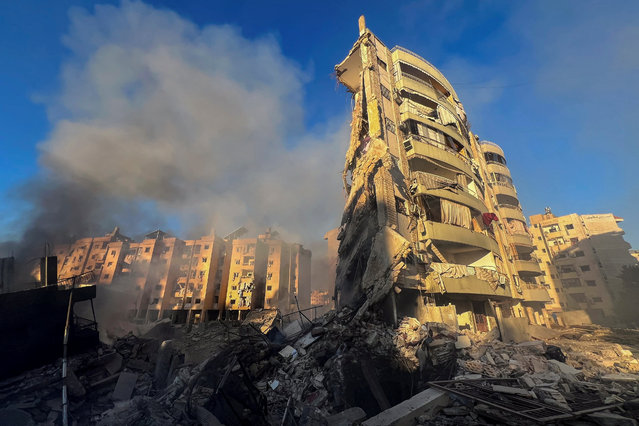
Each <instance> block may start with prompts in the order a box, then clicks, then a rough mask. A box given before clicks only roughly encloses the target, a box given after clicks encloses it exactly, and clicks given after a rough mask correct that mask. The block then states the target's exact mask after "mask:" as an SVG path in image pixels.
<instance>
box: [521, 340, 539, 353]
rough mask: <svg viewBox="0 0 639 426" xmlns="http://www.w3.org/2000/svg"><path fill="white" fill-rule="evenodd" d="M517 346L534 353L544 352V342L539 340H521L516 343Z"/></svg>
mask: <svg viewBox="0 0 639 426" xmlns="http://www.w3.org/2000/svg"><path fill="white" fill-rule="evenodd" d="M517 347H518V348H520V349H523V350H524V351H526V352H528V353H531V354H534V355H543V354H545V353H546V344H545V343H544V342H542V341H541V340H533V341H531V342H521V343H518V344H517Z"/></svg>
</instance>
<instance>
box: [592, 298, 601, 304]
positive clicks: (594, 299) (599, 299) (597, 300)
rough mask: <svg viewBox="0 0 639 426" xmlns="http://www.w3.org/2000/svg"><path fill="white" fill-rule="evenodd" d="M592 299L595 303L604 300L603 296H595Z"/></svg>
mask: <svg viewBox="0 0 639 426" xmlns="http://www.w3.org/2000/svg"><path fill="white" fill-rule="evenodd" d="M592 301H593V302H594V303H601V302H602V299H601V297H593V298H592Z"/></svg>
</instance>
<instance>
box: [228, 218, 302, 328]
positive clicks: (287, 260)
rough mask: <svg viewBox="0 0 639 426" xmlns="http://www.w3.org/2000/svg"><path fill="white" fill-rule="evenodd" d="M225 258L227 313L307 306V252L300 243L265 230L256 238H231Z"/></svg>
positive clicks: (287, 310) (288, 310)
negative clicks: (286, 240) (226, 269)
mask: <svg viewBox="0 0 639 426" xmlns="http://www.w3.org/2000/svg"><path fill="white" fill-rule="evenodd" d="M229 259H230V267H229V277H228V288H227V294H226V307H225V309H226V310H227V312H228V314H229V315H231V316H234V315H241V311H248V310H250V309H256V308H265V309H273V308H279V309H280V310H282V311H283V312H285V313H287V312H290V311H293V310H297V306H298V305H299V308H300V309H305V308H307V307H310V299H311V252H310V250H306V249H304V247H303V246H302V245H300V244H289V243H286V242H284V241H282V240H280V239H278V238H277V234H276V233H273V232H271V231H270V230H269V231H267V232H266V233H264V234H262V235H259V236H258V237H257V238H246V239H236V240H234V241H233V244H232V247H231V253H230V256H229Z"/></svg>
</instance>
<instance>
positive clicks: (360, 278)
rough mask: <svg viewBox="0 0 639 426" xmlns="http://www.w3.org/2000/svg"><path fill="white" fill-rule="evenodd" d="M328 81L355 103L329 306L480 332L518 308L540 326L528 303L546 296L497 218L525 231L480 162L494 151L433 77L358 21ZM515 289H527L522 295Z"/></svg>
mask: <svg viewBox="0 0 639 426" xmlns="http://www.w3.org/2000/svg"><path fill="white" fill-rule="evenodd" d="M335 70H336V74H337V78H338V80H339V82H340V83H342V84H343V85H344V86H345V87H346V89H347V90H348V91H349V92H350V93H351V94H352V96H353V101H354V109H353V119H352V122H351V138H350V145H349V148H348V150H347V153H346V161H345V167H344V173H343V181H344V188H345V190H346V193H347V200H346V205H345V208H344V213H343V216H342V223H341V226H340V230H339V233H338V236H337V239H338V240H339V242H340V244H339V249H338V252H339V260H338V264H337V271H336V290H335V298H336V304H337V306H338V307H341V306H346V305H350V306H353V307H359V308H358V309H359V312H364V310H365V309H367V307H368V306H370V305H372V304H379V305H380V306H382V307H383V311H384V313H385V315H387V317H388V318H389V319H390V320H392V321H397V319H398V318H400V317H401V316H412V317H416V318H418V319H419V320H420V321H422V322H424V321H429V320H430V321H433V320H438V321H444V322H448V323H454V324H455V325H456V326H458V327H460V328H468V329H473V330H476V331H488V330H490V329H491V328H493V327H495V326H496V323H497V321H505V320H507V319H508V318H510V317H522V318H526V317H527V313H526V312H525V309H515V308H516V307H517V306H518V305H519V304H520V303H522V302H527V303H528V306H529V307H531V308H533V309H535V308H536V309H537V311H538V315H537V316H534V315H533V316H532V317H531V318H530V321H531V322H539V323H545V322H546V319H545V318H544V315H543V312H541V311H542V309H543V305H542V303H541V302H538V301H537V300H536V299H530V297H533V298H537V299H540V300H544V299H545V298H547V297H548V296H547V293H546V291H545V288H543V287H541V286H538V285H536V280H535V278H534V277H535V276H536V275H538V274H540V272H539V270H538V268H537V269H534V268H533V266H536V263H535V265H531V264H530V263H524V262H527V261H528V262H532V260H531V259H528V257H527V255H529V254H530V252H531V251H532V250H531V246H530V242H529V238H530V237H528V240H527V241H526V244H528V245H527V246H526V247H522V248H520V249H519V250H517V246H515V248H514V249H512V248H511V246H510V243H509V238H510V241H512V239H513V237H512V235H514V234H513V233H512V232H507V231H509V228H507V226H508V222H507V220H506V219H507V218H504V217H502V216H503V215H509V216H508V217H511V218H514V219H515V220H518V221H519V222H521V224H522V225H523V228H522V229H523V230H522V232H524V231H525V219H524V217H523V215H522V213H521V210H520V209H518V208H517V207H516V206H518V201H517V199H516V198H517V197H516V192H515V191H514V188H511V189H512V190H511V191H510V192H508V189H507V188H505V187H504V188H501V186H499V185H497V184H494V185H493V183H494V182H497V179H498V177H497V175H495V174H494V173H497V171H498V170H499V166H495V167H492V169H491V170H490V171H489V167H488V164H491V165H493V164H494V162H493V161H492V157H491V155H493V154H495V153H499V155H501V156H503V152H501V149H499V147H496V146H494V145H492V144H488V143H486V144H483V145H482V144H480V142H479V138H478V137H477V136H476V135H474V134H473V133H472V132H471V131H470V123H469V121H468V119H467V117H466V113H465V111H464V108H463V105H462V103H461V102H460V100H459V97H458V95H457V94H456V92H455V90H454V88H453V87H452V85H451V84H450V83H449V82H448V80H447V79H446V78H445V77H444V75H443V74H442V73H441V72H440V71H439V70H437V69H436V68H435V67H434V66H433V65H432V64H430V63H429V62H428V61H426V60H425V59H423V58H422V57H420V56H418V55H416V54H415V53H412V52H410V51H408V50H406V49H404V48H401V47H394V48H392V49H389V48H387V47H386V45H385V44H384V43H383V42H382V41H381V40H379V39H378V38H377V37H376V36H375V35H374V34H373V33H372V32H371V31H370V30H369V29H368V28H366V25H365V22H364V19H363V17H362V18H360V36H359V38H358V40H357V41H356V43H355V45H354V46H353V48H352V49H351V51H350V52H349V54H348V56H347V57H346V59H344V61H342V62H341V63H340V64H338V65H336V67H335ZM490 173H493V174H492V175H491V174H490ZM501 173H502V174H503V175H504V176H510V173H509V171H508V170H507V169H506V170H502V172H501ZM507 197H510V198H507ZM500 204H501V206H500ZM512 226H515V224H513V225H512ZM519 227H521V226H519ZM515 238H516V237H515ZM513 250H514V251H513ZM517 261H519V262H520V264H519V267H518V266H516V264H515V263H516V262H517ZM524 278H525V280H526V281H525V282H527V283H529V285H530V287H526V286H522V285H521V281H524ZM524 290H531V291H532V290H534V291H535V292H536V293H535V294H534V295H531V293H530V291H529V292H527V293H526V292H524ZM537 293H538V294H537Z"/></svg>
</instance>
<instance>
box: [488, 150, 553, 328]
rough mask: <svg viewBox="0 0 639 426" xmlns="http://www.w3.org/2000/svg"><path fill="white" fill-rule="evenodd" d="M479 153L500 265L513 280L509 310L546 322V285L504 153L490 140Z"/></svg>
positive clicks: (532, 320)
mask: <svg viewBox="0 0 639 426" xmlns="http://www.w3.org/2000/svg"><path fill="white" fill-rule="evenodd" d="M480 148H481V150H482V153H483V158H481V159H480V161H482V166H483V167H481V169H482V170H483V171H485V174H486V182H487V183H488V185H487V187H486V193H487V195H488V199H489V200H490V204H492V207H493V208H494V211H495V212H496V214H497V217H498V225H499V231H498V232H496V237H497V239H498V241H499V243H500V249H501V251H502V258H503V259H505V260H506V262H504V265H503V267H504V268H505V269H507V270H508V275H509V276H510V277H511V279H512V280H513V284H514V286H513V287H514V291H513V293H512V297H513V299H514V300H513V306H512V308H511V310H512V311H513V312H519V315H520V316H521V314H522V312H523V313H524V314H525V315H526V317H527V318H528V320H529V321H530V323H532V324H545V325H548V324H547V322H548V321H549V317H548V312H547V311H546V310H545V304H546V303H547V302H550V300H551V299H550V295H549V293H548V286H547V285H546V283H545V281H544V279H543V276H542V275H543V273H542V271H541V269H540V267H539V259H538V258H537V257H536V256H535V255H534V249H535V246H534V244H533V240H532V236H531V233H530V230H529V229H528V226H527V224H526V217H525V216H524V214H523V210H522V207H521V204H520V203H519V197H518V195H517V189H516V188H515V185H514V181H513V178H512V175H511V172H510V169H509V168H508V165H507V160H506V155H505V154H504V151H503V150H502V148H501V147H500V146H499V145H497V144H496V143H494V142H489V141H482V142H480Z"/></svg>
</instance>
